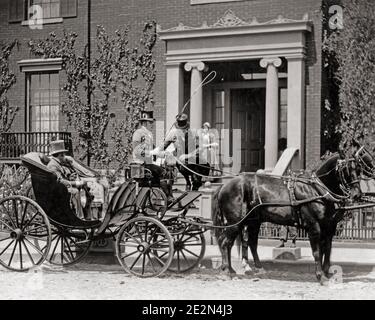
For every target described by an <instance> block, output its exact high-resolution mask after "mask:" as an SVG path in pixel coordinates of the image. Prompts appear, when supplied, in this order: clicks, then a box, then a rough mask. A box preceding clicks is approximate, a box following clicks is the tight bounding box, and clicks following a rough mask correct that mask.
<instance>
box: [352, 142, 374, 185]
mask: <svg viewBox="0 0 375 320" xmlns="http://www.w3.org/2000/svg"><path fill="white" fill-rule="evenodd" d="M365 157H370V158H371V163H373V158H372V156H371V155H370V154H369V152H368V151H367V150H366V149H365V147H364V146H362V147H361V148H360V149H359V150H358V151H357V152H356V153H355V155H354V158H355V160H356V161H357V163H358V164H359V166H360V167H361V171H362V173H364V175H365V176H367V177H368V178H365V179H366V180H370V179H373V178H374V176H375V167H373V166H372V167H370V166H369V165H368V164H367V163H366V161H365V160H364V158H365Z"/></svg>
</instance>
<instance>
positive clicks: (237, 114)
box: [230, 88, 266, 172]
mask: <svg viewBox="0 0 375 320" xmlns="http://www.w3.org/2000/svg"><path fill="white" fill-rule="evenodd" d="M265 91H266V89H265V88H247V89H232V90H231V91H230V97H231V99H230V100H231V118H232V121H231V123H232V129H240V130H241V147H240V150H239V152H238V153H240V154H241V171H242V172H244V171H245V172H255V171H257V170H258V169H263V168H264V133H265V129H264V127H265V96H266V92H265ZM232 141H233V140H232ZM235 148H236V144H235V143H233V155H235V154H236V150H235Z"/></svg>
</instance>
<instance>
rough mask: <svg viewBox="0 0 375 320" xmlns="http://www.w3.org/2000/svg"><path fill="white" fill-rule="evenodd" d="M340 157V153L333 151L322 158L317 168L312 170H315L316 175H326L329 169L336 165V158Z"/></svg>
mask: <svg viewBox="0 0 375 320" xmlns="http://www.w3.org/2000/svg"><path fill="white" fill-rule="evenodd" d="M339 158H340V155H339V154H338V153H333V154H331V155H329V156H328V157H326V158H325V159H323V161H322V162H321V163H320V164H319V165H318V166H317V168H316V169H315V170H313V171H315V173H316V175H317V176H318V177H319V176H322V175H326V174H327V173H328V172H329V171H330V170H332V169H333V168H334V167H336V164H337V160H338V159H339Z"/></svg>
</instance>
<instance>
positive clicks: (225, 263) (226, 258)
mask: <svg viewBox="0 0 375 320" xmlns="http://www.w3.org/2000/svg"><path fill="white" fill-rule="evenodd" d="M231 229H236V230H235V231H234V230H229V229H228V230H226V231H225V232H223V233H222V234H221V235H220V237H219V239H218V244H219V248H220V252H221V257H222V265H221V270H222V271H225V272H229V274H235V273H236V271H234V269H233V268H232V261H231V252H232V247H233V243H234V241H235V239H236V237H237V236H238V229H237V228H231Z"/></svg>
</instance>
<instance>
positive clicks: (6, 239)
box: [0, 237, 12, 242]
mask: <svg viewBox="0 0 375 320" xmlns="http://www.w3.org/2000/svg"><path fill="white" fill-rule="evenodd" d="M9 239H12V237H8V238H4V239H1V240H0V242H3V241H6V240H9Z"/></svg>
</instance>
